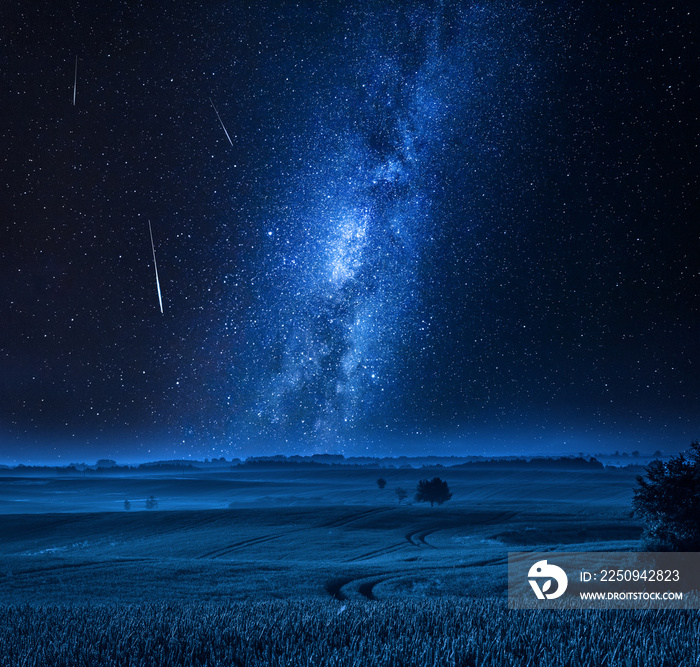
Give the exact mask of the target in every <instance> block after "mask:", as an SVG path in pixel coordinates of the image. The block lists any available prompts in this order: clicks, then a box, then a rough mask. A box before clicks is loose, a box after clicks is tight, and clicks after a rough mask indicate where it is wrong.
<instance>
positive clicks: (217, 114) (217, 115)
mask: <svg viewBox="0 0 700 667" xmlns="http://www.w3.org/2000/svg"><path fill="white" fill-rule="evenodd" d="M209 101H210V102H211V105H212V107H214V112H215V113H216V117H217V118H218V119H219V122H220V123H221V127H222V128H223V129H224V132H226V138H227V139H228V142H229V143H230V144H231V146H233V141H231V137H229V135H228V130H227V129H226V126H225V125H224V121H223V120H221V116H219V112H218V111H217V110H216V107H215V106H214V102H213V101H212V99H211V97H210V98H209Z"/></svg>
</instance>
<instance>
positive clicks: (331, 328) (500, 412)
mask: <svg viewBox="0 0 700 667" xmlns="http://www.w3.org/2000/svg"><path fill="white" fill-rule="evenodd" d="M658 4H659V3H651V2H649V3H645V2H629V3H617V2H616V3H609V4H608V3H602V2H593V3H580V2H557V3H539V2H524V3H518V2H488V3H481V4H476V3H469V2H461V3H457V2H443V3H438V2H379V1H377V2H359V3H326V2H302V3H291V2H289V3H288V2H269V3H257V2H256V3H250V4H249V5H246V4H245V3H240V2H227V3H224V2H211V3H204V4H203V5H201V6H199V5H198V6H193V5H192V4H191V3H181V2H175V3H169V4H168V6H166V7H155V6H153V7H148V6H143V5H141V4H135V3H120V2H105V3H98V4H97V5H95V4H87V3H85V4H84V3H79V2H73V3H72V4H70V5H68V6H66V7H57V6H56V5H55V4H54V3H43V4H42V3H32V7H24V6H21V5H17V6H16V7H14V8H9V9H8V8H5V9H3V24H4V25H5V26H6V27H7V31H8V35H9V39H8V40H7V41H6V48H5V49H4V50H3V54H2V68H1V69H2V88H3V104H2V110H0V114H1V115H2V124H1V132H2V142H3V146H4V148H5V151H4V159H3V162H2V176H3V179H2V182H3V184H4V188H5V189H4V197H3V215H2V226H3V232H4V233H3V244H2V264H1V265H0V272H2V276H1V277H2V283H1V285H2V286H1V287H0V297H1V299H2V312H3V326H2V329H0V346H1V349H2V357H1V359H0V363H1V364H2V366H1V368H0V447H1V448H2V451H1V452H0V459H1V460H2V461H5V462H21V461H28V460H32V461H37V460H64V461H68V460H78V459H80V460H83V459H85V460H92V459H96V458H102V457H105V456H110V457H112V458H117V459H121V460H137V459H152V458H164V457H167V458H171V457H187V456H198V457H203V456H211V455H216V456H221V455H225V456H227V457H228V456H247V455H254V454H271V453H276V452H284V453H296V452H298V453H312V452H319V451H331V452H343V453H346V454H365V453H370V454H371V453H376V454H381V455H384V454H396V455H400V454H414V453H421V452H428V453H434V454H440V453H445V454H469V453H477V454H484V453H487V454H488V453H493V454H502V453H510V452H518V453H523V452H537V453H542V452H544V453H568V452H578V451H586V452H591V453H593V452H598V451H605V450H614V449H627V450H632V449H639V450H641V451H653V450H655V449H657V448H660V449H667V450H669V451H677V450H679V449H683V448H685V447H686V446H687V444H688V443H689V441H690V440H691V439H695V438H697V437H698V433H699V431H700V428H699V427H700V424H699V419H698V416H699V415H698V405H699V403H698V399H699V398H700V381H699V379H698V363H699V361H700V359H699V355H698V352H699V349H700V345H699V344H700V327H699V324H700V322H699V319H700V318H699V317H698V310H699V306H698V303H699V301H698V297H699V292H700V289H699V282H700V277H699V274H698V267H697V257H698V251H699V250H700V248H699V247H698V246H699V245H700V244H699V243H698V222H697V221H698V219H699V218H698V213H699V211H698V192H699V191H700V190H699V185H700V184H699V183H698V180H699V179H698V127H699V123H698V116H699V105H700V102H699V100H700V96H698V81H700V72H699V71H698V70H699V68H698V53H699V51H698V43H697V28H698V10H697V7H696V5H695V4H694V3H690V2H685V3H675V4H674V6H673V7H667V6H665V5H660V6H655V5H658ZM76 57H77V59H78V61H77V62H78V64H77V78H76V79H75V80H76V85H75V90H74V77H75V59H76ZM74 92H75V105H74V104H73V96H74ZM214 107H215V108H214ZM217 112H218V116H217ZM222 124H223V127H222ZM224 128H225V129H224ZM226 133H228V136H229V137H230V140H231V141H230V142H229V138H228V137H227V134H226ZM149 220H150V222H151V224H152V227H153V234H154V239H155V245H156V253H157V258H158V271H159V278H160V286H161V288H162V294H163V305H164V313H163V314H161V313H160V309H159V306H158V297H157V292H156V284H155V276H154V270H153V268H154V267H153V257H152V253H151V245H150V239H149V235H148V221H149Z"/></svg>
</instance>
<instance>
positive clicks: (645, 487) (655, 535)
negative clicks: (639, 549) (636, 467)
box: [632, 440, 700, 551]
mask: <svg viewBox="0 0 700 667" xmlns="http://www.w3.org/2000/svg"><path fill="white" fill-rule="evenodd" d="M632 504H633V506H634V510H635V512H636V513H637V514H639V515H640V516H642V517H643V518H644V521H645V523H646V526H645V529H644V535H643V539H644V546H645V548H646V549H648V550H649V551H700V443H698V441H697V440H696V441H695V442H693V443H691V445H690V453H689V454H688V457H687V458H686V457H685V456H684V455H683V454H680V455H679V456H672V457H671V459H670V460H669V461H668V462H667V463H664V462H663V461H659V460H656V461H652V462H651V463H650V464H649V465H648V466H647V468H646V479H644V477H642V476H641V475H638V476H637V488H636V489H635V490H634V500H633V501H632Z"/></svg>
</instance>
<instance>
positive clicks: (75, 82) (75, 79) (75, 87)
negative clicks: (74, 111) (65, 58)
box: [73, 56, 78, 106]
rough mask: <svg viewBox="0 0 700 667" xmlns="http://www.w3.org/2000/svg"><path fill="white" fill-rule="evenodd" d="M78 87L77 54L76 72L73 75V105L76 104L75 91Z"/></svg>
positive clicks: (76, 60)
mask: <svg viewBox="0 0 700 667" xmlns="http://www.w3.org/2000/svg"><path fill="white" fill-rule="evenodd" d="M77 89H78V56H75V74H74V75H73V106H75V92H76V90H77Z"/></svg>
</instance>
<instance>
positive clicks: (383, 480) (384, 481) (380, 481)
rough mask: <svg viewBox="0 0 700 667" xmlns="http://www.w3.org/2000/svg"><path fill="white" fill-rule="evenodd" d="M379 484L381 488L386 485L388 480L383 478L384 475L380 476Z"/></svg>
mask: <svg viewBox="0 0 700 667" xmlns="http://www.w3.org/2000/svg"><path fill="white" fill-rule="evenodd" d="M377 486H378V487H379V488H380V489H383V488H384V487H385V486H386V480H385V479H383V478H382V477H380V478H379V479H378V480H377Z"/></svg>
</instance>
